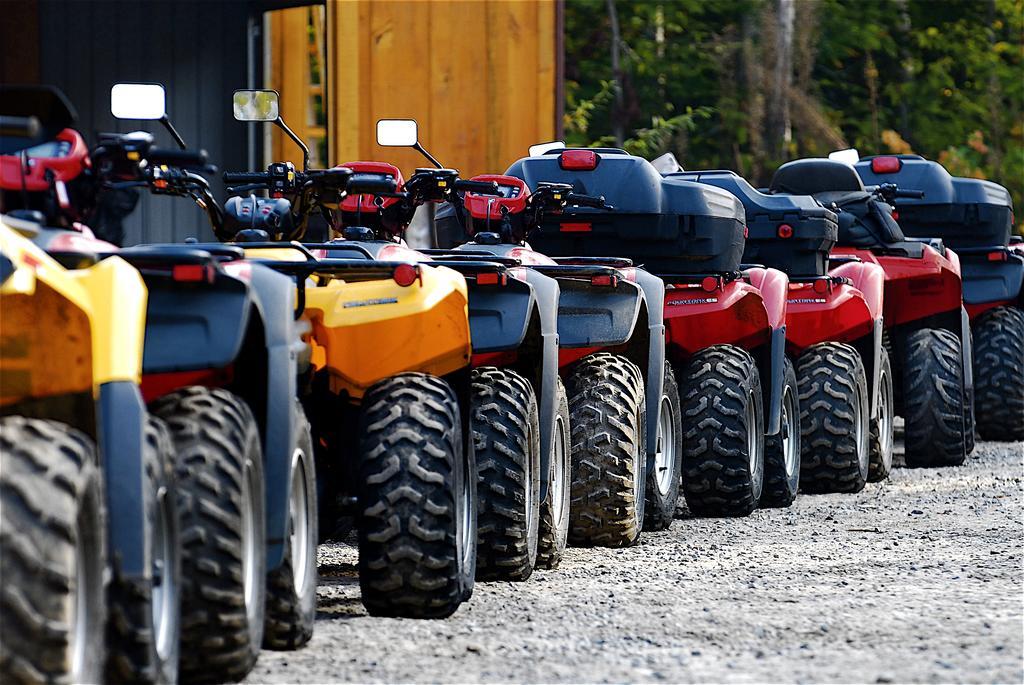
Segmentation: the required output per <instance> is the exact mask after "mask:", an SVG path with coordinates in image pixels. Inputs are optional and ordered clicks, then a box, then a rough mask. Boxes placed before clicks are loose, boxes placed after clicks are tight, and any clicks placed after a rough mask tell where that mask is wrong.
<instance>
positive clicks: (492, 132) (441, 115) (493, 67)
mask: <svg viewBox="0 0 1024 685" xmlns="http://www.w3.org/2000/svg"><path fill="white" fill-rule="evenodd" d="M556 11H557V6H556V0H328V4H327V27H328V39H327V44H328V58H327V59H328V65H329V66H328V70H327V75H328V79H329V83H330V89H329V90H330V95H329V97H330V101H329V110H328V116H329V122H330V145H331V154H330V158H331V162H332V163H340V162H344V161H352V160H357V159H360V160H365V159H374V160H386V161H391V162H393V163H395V164H397V165H398V166H399V167H400V168H401V169H402V170H403V172H405V173H406V174H408V173H410V172H411V171H412V170H413V169H414V168H416V167H418V166H427V165H428V164H427V162H426V160H425V159H423V158H422V157H421V156H420V155H419V154H418V153H416V152H415V151H411V150H405V149H400V148H380V147H378V146H377V145H376V142H375V126H376V121H377V120H378V119H381V118H415V119H416V120H417V121H418V122H419V130H420V142H421V143H422V144H423V146H424V147H426V148H427V150H429V151H430V152H431V153H432V154H433V155H434V156H435V157H437V158H438V160H439V161H441V163H442V164H445V165H446V166H451V167H455V168H457V169H459V170H460V171H461V172H462V175H463V177H465V178H468V177H469V176H471V175H475V174H480V173H500V172H503V171H504V170H505V168H506V167H507V166H508V165H509V164H510V163H511V162H513V161H515V160H516V159H518V158H519V157H521V156H523V155H525V154H526V149H527V147H529V146H530V145H531V144H533V143H536V142H539V141H546V140H551V139H552V138H553V137H554V135H555V107H556V101H555V97H556V93H555V89H556V77H557V74H556V70H557V57H556V53H555V50H556V35H555V28H556V26H555V25H556Z"/></svg>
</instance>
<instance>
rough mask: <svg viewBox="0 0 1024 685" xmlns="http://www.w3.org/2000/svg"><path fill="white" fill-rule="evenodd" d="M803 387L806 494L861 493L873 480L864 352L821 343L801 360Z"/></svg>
mask: <svg viewBox="0 0 1024 685" xmlns="http://www.w3.org/2000/svg"><path fill="white" fill-rule="evenodd" d="M796 377H797V383H798V384H799V387H800V431H801V435H800V446H801V455H800V485H801V488H802V489H803V490H804V492H813V493H824V492H860V491H861V490H863V489H864V484H865V483H866V482H867V477H868V465H869V462H870V459H869V452H868V431H869V430H870V428H869V423H870V414H871V412H870V407H869V405H868V389H867V377H866V374H865V372H864V364H863V362H862V361H861V358H860V354H859V353H858V352H857V350H855V349H854V348H853V347H850V346H849V345H844V344H842V343H821V344H819V345H814V346H813V347H810V348H808V349H807V350H806V351H804V353H803V354H801V355H800V357H799V358H798V359H797V361H796Z"/></svg>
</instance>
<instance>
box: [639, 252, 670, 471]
mask: <svg viewBox="0 0 1024 685" xmlns="http://www.w3.org/2000/svg"><path fill="white" fill-rule="evenodd" d="M634 278H635V279H636V284H637V285H638V286H640V289H641V291H642V292H643V297H644V303H645V305H646V306H647V329H648V338H649V342H648V351H647V387H646V393H647V464H646V466H647V469H648V471H653V469H654V460H655V457H656V455H657V452H658V424H659V423H660V421H661V413H660V412H661V395H662V388H663V387H664V384H665V281H663V280H661V279H660V278H658V277H657V276H655V275H654V274H651V273H648V272H647V271H645V270H644V269H635V270H634ZM643 477H644V478H646V477H647V474H646V473H644V474H643Z"/></svg>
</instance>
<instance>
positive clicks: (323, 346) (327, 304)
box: [223, 91, 506, 618]
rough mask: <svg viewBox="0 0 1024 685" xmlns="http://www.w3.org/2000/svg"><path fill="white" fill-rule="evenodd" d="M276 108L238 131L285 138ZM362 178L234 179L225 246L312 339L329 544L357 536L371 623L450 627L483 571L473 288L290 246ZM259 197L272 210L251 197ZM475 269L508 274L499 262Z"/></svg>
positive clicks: (245, 105)
mask: <svg viewBox="0 0 1024 685" xmlns="http://www.w3.org/2000/svg"><path fill="white" fill-rule="evenodd" d="M277 109H278V108H277V94H276V93H274V92H273V91H238V92H236V93H235V96H234V113H235V117H236V118H237V119H240V120H243V121H275V122H277V123H278V124H279V125H280V126H282V128H284V129H285V130H286V131H287V127H286V126H284V124H283V122H281V121H280V118H279V117H278V116H277ZM296 140H297V139H296ZM297 142H298V143H299V144H300V145H302V143H301V141H299V140H297ZM303 147H304V146H303ZM351 177H352V172H351V171H350V170H348V169H340V170H312V171H311V170H309V169H303V170H302V171H298V170H295V169H294V168H293V167H291V166H290V165H285V164H273V165H271V166H270V168H269V169H268V171H266V172H254V173H226V174H225V180H226V181H227V182H228V183H233V184H243V186H242V187H237V186H236V188H235V189H234V193H235V194H239V197H233V198H231V199H229V200H228V201H227V202H225V205H224V224H223V230H224V235H225V236H229V235H231V236H235V237H237V238H238V240H239V242H238V245H239V246H241V247H244V248H245V250H246V253H247V254H248V255H249V256H250V257H252V258H253V259H254V260H255V261H258V262H259V263H261V264H265V265H267V266H269V267H272V268H274V269H275V270H277V271H279V272H283V273H286V274H288V275H290V276H291V277H293V278H294V280H295V286H297V290H298V294H299V304H298V309H297V312H296V313H295V314H294V315H293V314H292V313H291V312H289V313H288V316H289V317H291V316H300V317H301V318H302V320H303V321H305V322H307V323H308V325H309V331H310V332H309V334H308V336H307V339H308V343H309V344H310V346H311V348H312V367H311V370H310V373H309V374H308V376H307V377H306V378H305V379H304V383H303V388H302V390H303V399H304V402H305V405H306V407H307V409H308V412H309V415H310V419H311V422H312V425H313V431H314V435H315V437H316V440H315V444H316V445H317V451H316V458H317V470H318V480H317V487H318V489H319V492H320V502H321V520H323V521H324V524H325V531H327V532H328V535H330V534H331V533H334V532H336V531H339V529H340V531H339V532H340V534H342V535H343V534H344V533H345V532H346V531H347V529H348V528H350V527H351V525H352V524H353V523H354V525H355V528H356V531H357V534H358V539H359V576H360V587H361V589H362V601H363V604H364V606H366V608H367V609H368V610H369V611H370V613H372V614H375V615H387V616H408V617H416V618H440V617H445V616H448V615H450V614H452V613H453V612H454V611H455V610H456V609H457V608H458V607H459V605H460V604H461V603H462V602H463V601H465V600H467V599H468V598H469V597H470V595H471V594H472V590H473V582H474V574H475V570H476V464H475V461H474V457H473V441H472V439H471V436H470V431H469V425H470V421H469V397H470V393H471V387H470V368H469V363H470V357H471V354H472V350H471V347H470V336H469V321H468V317H467V314H466V307H467V304H466V302H467V293H466V281H465V278H464V277H463V276H462V275H461V274H459V273H457V272H455V271H452V270H451V269H446V268H434V267H428V266H421V265H419V264H416V263H411V262H409V261H400V260H375V259H371V258H370V255H369V254H368V253H367V252H366V251H365V250H363V249H361V248H359V247H358V246H355V245H352V246H350V247H351V249H352V250H355V251H357V252H359V253H360V255H361V256H362V257H365V259H362V260H358V261H357V260H351V259H348V260H343V259H332V258H318V257H316V256H314V255H313V253H311V252H310V251H309V250H307V249H306V248H304V247H303V246H302V245H301V244H299V243H294V242H291V243H290V242H286V240H285V241H282V239H287V238H292V237H300V236H301V235H302V233H303V232H304V229H305V225H306V223H307V222H308V221H309V219H310V216H311V215H318V214H320V212H321V210H322V209H323V208H326V207H329V206H331V205H333V204H335V203H337V202H338V201H340V200H341V199H343V198H344V196H345V193H346V192H347V189H348V187H349V184H350V182H353V179H352V178H351ZM355 186H356V187H359V184H358V183H355ZM376 188H377V186H374V185H372V184H371V185H370V186H369V187H362V188H361V190H363V191H368V190H374V189H376ZM256 189H266V190H269V191H270V193H271V197H269V198H258V197H256V196H255V195H249V196H248V197H242V196H240V193H241V192H246V191H251V190H256ZM390 189H392V190H393V186H390ZM231 192H232V189H229V193H231ZM254 238H255V239H256V240H254ZM267 238H270V239H271V242H263V241H265V240H266V239H267ZM473 266H475V267H476V268H477V272H478V273H479V274H481V275H486V276H489V277H492V278H504V277H506V276H505V268H504V267H503V266H502V265H500V264H494V263H490V264H476V265H473Z"/></svg>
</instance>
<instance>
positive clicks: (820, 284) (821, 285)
mask: <svg viewBox="0 0 1024 685" xmlns="http://www.w3.org/2000/svg"><path fill="white" fill-rule="evenodd" d="M830 285H831V283H829V282H828V279H827V278H819V279H818V280H816V281H815V282H814V292H816V293H818V294H820V295H824V294H825V293H827V292H828V289H829V286H830Z"/></svg>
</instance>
